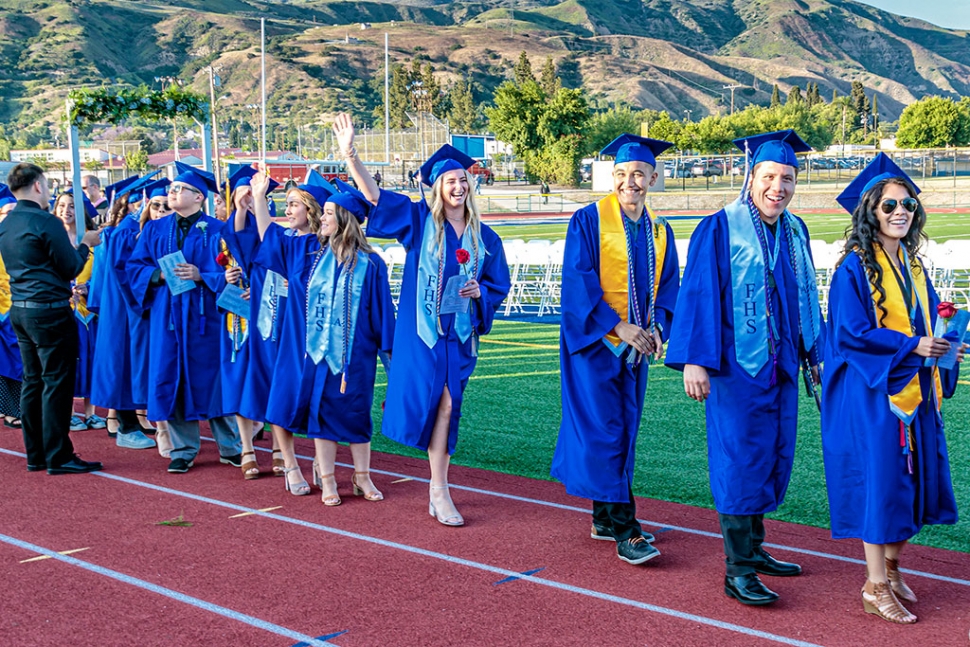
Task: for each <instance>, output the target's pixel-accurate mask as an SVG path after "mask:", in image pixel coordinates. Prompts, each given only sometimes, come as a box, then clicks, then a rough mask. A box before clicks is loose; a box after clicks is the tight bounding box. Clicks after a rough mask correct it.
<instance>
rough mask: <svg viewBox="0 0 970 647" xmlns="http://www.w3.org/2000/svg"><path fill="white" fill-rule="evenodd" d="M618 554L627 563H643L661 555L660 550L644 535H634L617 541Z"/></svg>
mask: <svg viewBox="0 0 970 647" xmlns="http://www.w3.org/2000/svg"><path fill="white" fill-rule="evenodd" d="M616 556H617V557H619V558H620V559H622V560H623V561H624V562H626V563H627V564H642V563H644V562H646V561H648V560H651V559H653V558H654V557H659V556H660V551H659V550H657V549H656V548H654V547H653V546H651V545H650V544H648V543H647V540H646V539H645V538H644V537H632V538H630V539H625V540H623V541H619V542H617V543H616Z"/></svg>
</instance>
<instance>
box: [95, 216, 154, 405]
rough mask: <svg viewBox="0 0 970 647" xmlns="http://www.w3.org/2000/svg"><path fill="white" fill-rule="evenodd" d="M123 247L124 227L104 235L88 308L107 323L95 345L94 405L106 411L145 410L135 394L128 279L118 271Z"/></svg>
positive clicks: (110, 228)
mask: <svg viewBox="0 0 970 647" xmlns="http://www.w3.org/2000/svg"><path fill="white" fill-rule="evenodd" d="M132 242H134V238H132ZM122 246H123V241H122V239H121V235H120V227H108V228H106V229H103V230H102V231H101V246H100V247H97V248H96V249H102V250H103V251H102V253H101V255H99V256H97V257H95V260H94V271H95V276H96V277H98V278H97V280H92V286H91V295H90V298H89V299H88V307H89V308H90V309H91V310H92V311H95V312H97V313H98V316H99V317H100V318H101V319H103V321H104V325H99V326H98V333H97V338H96V340H95V345H94V362H93V363H94V366H93V367H92V373H91V402H92V404H94V405H95V406H98V407H105V408H106V409H120V410H132V409H138V408H144V406H145V400H140V401H138V400H135V399H134V396H133V393H132V366H131V353H130V348H129V346H130V344H131V339H130V337H129V334H128V310H127V306H126V303H125V293H124V290H125V286H126V285H127V283H128V277H127V276H126V275H125V274H124V273H123V272H119V271H118V270H117V269H116V259H117V258H118V256H119V248H120V247H122ZM125 256H126V257H127V254H125ZM99 266H100V267H99ZM146 337H147V336H146ZM146 345H147V339H146Z"/></svg>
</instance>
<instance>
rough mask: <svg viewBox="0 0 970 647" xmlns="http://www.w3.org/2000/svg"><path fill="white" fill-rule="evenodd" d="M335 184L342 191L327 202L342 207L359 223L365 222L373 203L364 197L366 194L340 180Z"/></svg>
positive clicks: (336, 180)
mask: <svg viewBox="0 0 970 647" xmlns="http://www.w3.org/2000/svg"><path fill="white" fill-rule="evenodd" d="M334 182H335V183H336V185H337V188H338V189H340V192H339V193H334V194H333V195H331V196H330V197H329V198H327V202H332V203H334V204H337V205H340V206H341V207H343V208H344V209H346V210H347V211H349V212H350V213H352V214H353V216H354V218H356V219H357V222H364V219H365V218H367V214H368V213H370V208H371V206H372V205H371V203H370V202H369V201H368V200H367V198H366V197H364V194H363V193H361V192H360V191H358V190H357V189H355V188H354V187H352V186H350V185H349V184H347V183H346V182H344V181H343V180H341V179H340V178H336V179H335V180H334Z"/></svg>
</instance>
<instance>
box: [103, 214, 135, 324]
mask: <svg viewBox="0 0 970 647" xmlns="http://www.w3.org/2000/svg"><path fill="white" fill-rule="evenodd" d="M137 236H138V230H133V229H127V228H125V229H122V228H121V227H120V226H119V227H115V231H114V233H112V234H111V238H110V243H109V245H108V250H107V251H108V258H107V264H108V268H107V269H106V271H108V272H113V273H114V275H115V278H116V280H117V281H118V285H119V286H120V287H121V295H122V297H124V300H125V304H126V305H127V307H128V309H129V311H131V312H138V311H139V310H138V300H137V299H136V298H135V295H134V293H133V292H132V291H131V285H129V283H128V276H127V270H126V266H127V263H128V259H129V258H131V254H132V252H133V251H134V249H135V244H136V243H137V242H138V240H137Z"/></svg>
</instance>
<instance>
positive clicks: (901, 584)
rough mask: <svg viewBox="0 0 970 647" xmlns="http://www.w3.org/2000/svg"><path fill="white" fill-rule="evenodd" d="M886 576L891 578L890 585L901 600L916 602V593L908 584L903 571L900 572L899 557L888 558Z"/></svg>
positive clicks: (908, 602) (909, 602)
mask: <svg viewBox="0 0 970 647" xmlns="http://www.w3.org/2000/svg"><path fill="white" fill-rule="evenodd" d="M886 576H887V577H888V578H889V586H890V587H891V588H892V590H893V593H895V594H896V597H897V598H899V601H900V602H905V603H907V604H916V594H915V593H913V589H911V588H909V587H908V586H907V585H906V582H905V581H904V580H903V575H902V573H900V572H899V560H898V559H890V558H888V557H887V558H886Z"/></svg>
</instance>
